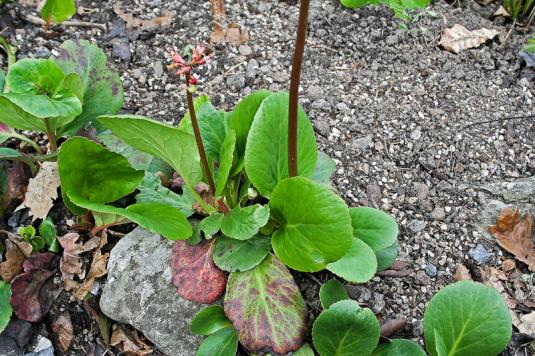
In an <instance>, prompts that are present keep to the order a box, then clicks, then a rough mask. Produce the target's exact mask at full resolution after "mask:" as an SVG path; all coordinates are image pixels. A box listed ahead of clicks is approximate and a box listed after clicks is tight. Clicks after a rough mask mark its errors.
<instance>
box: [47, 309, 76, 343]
mask: <svg viewBox="0 0 535 356" xmlns="http://www.w3.org/2000/svg"><path fill="white" fill-rule="evenodd" d="M50 328H51V329H52V331H53V332H54V334H55V335H54V336H55V338H56V340H57V342H56V344H57V345H58V346H59V348H60V350H61V351H63V352H67V351H68V350H69V349H70V348H71V345H72V340H73V334H72V322H71V315H70V314H69V312H68V311H64V312H62V313H61V314H59V316H58V317H57V318H56V320H54V321H53V322H52V325H51V326H50Z"/></svg>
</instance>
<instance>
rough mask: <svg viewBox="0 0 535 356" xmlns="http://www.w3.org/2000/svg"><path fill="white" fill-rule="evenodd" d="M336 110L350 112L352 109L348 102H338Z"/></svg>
mask: <svg viewBox="0 0 535 356" xmlns="http://www.w3.org/2000/svg"><path fill="white" fill-rule="evenodd" d="M336 110H338V111H341V112H350V111H351V109H349V107H348V106H347V105H346V103H338V104H336Z"/></svg>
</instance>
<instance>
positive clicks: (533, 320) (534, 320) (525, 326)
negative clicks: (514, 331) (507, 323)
mask: <svg viewBox="0 0 535 356" xmlns="http://www.w3.org/2000/svg"><path fill="white" fill-rule="evenodd" d="M517 328H518V331H520V332H521V333H523V334H528V335H535V311H532V312H531V313H529V314H524V315H521V316H520V324H519V325H517Z"/></svg>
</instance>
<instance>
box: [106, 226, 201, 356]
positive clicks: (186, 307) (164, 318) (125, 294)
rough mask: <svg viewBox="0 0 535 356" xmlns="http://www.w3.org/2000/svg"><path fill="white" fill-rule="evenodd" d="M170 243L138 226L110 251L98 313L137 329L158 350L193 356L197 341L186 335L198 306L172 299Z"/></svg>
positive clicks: (173, 291) (174, 297)
mask: <svg viewBox="0 0 535 356" xmlns="http://www.w3.org/2000/svg"><path fill="white" fill-rule="evenodd" d="M172 246H173V242H172V241H169V240H165V239H163V238H162V237H160V236H159V235H156V234H152V233H150V232H148V231H147V230H144V229H141V228H137V229H135V230H134V231H132V232H131V233H129V234H128V235H126V236H125V237H123V238H122V239H121V240H120V241H119V243H117V245H115V247H114V248H113V249H112V251H111V255H110V260H109V262H108V280H107V283H106V285H105V286H104V290H103V293H102V297H101V299H100V308H101V309H102V312H103V313H104V314H106V315H107V316H108V317H110V318H111V319H113V320H117V321H119V322H121V323H127V324H130V325H132V326H134V327H135V328H136V329H138V330H139V331H141V332H142V333H143V334H144V335H145V336H146V337H147V338H148V339H149V340H150V341H152V342H153V343H154V345H156V347H158V348H159V349H160V350H161V351H162V352H164V353H166V354H169V355H181V356H182V355H183V356H189V355H195V352H196V350H197V347H198V345H199V343H200V338H199V337H198V336H194V335H193V334H191V333H190V331H189V324H190V321H191V318H192V317H193V316H194V315H195V314H196V313H197V312H198V311H199V310H200V309H202V308H203V306H202V305H200V304H196V303H193V302H190V301H186V300H184V299H182V298H180V297H179V296H178V295H177V292H176V288H175V287H174V286H173V284H172V282H171V263H170V261H171V249H172Z"/></svg>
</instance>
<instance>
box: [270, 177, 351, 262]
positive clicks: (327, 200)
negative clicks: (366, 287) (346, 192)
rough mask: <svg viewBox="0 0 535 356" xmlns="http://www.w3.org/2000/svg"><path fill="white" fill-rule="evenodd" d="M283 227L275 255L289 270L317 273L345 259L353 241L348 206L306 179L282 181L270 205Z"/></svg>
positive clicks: (276, 235) (275, 237)
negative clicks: (332, 263)
mask: <svg viewBox="0 0 535 356" xmlns="http://www.w3.org/2000/svg"><path fill="white" fill-rule="evenodd" d="M269 207H270V208H271V217H272V218H273V219H274V220H275V221H276V222H277V223H278V224H279V225H280V227H279V229H278V230H277V231H275V233H274V234H273V238H272V245H273V250H274V251H275V254H276V255H277V256H278V257H279V258H280V259H281V260H282V261H283V262H284V263H285V264H286V265H288V266H289V267H291V268H293V269H296V270H298V271H302V272H316V271H319V270H321V269H323V268H325V266H326V265H327V264H328V263H331V262H334V261H337V260H339V259H340V258H341V257H342V256H344V255H345V254H346V253H347V251H348V250H349V248H350V247H351V243H352V240H353V236H352V228H351V218H350V217H349V210H348V209H347V205H346V203H345V202H344V201H343V200H342V199H341V198H340V197H338V196H337V195H336V194H335V193H334V192H332V191H331V190H329V188H327V187H325V186H323V185H320V184H318V183H315V182H313V181H311V180H310V179H308V178H304V177H294V178H288V179H285V180H283V181H281V182H280V183H279V184H278V185H277V187H276V188H275V190H274V191H273V195H272V197H271V200H270V202H269Z"/></svg>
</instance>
